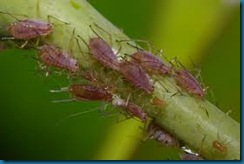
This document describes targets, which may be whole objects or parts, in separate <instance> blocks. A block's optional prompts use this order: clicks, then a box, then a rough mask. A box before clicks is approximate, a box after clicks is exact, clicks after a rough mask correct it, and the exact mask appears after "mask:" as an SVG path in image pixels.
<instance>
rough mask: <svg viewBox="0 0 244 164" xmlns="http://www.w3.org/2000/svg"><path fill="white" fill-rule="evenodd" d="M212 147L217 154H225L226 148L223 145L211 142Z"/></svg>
mask: <svg viewBox="0 0 244 164" xmlns="http://www.w3.org/2000/svg"><path fill="white" fill-rule="evenodd" d="M212 146H213V148H214V150H216V151H217V152H219V153H221V154H226V153H227V147H226V146H225V145H223V144H221V143H220V142H219V141H217V140H215V141H213V143H212Z"/></svg>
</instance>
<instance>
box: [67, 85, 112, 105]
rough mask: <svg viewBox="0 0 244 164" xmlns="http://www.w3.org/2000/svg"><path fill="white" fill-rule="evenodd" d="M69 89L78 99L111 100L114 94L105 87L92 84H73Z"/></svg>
mask: <svg viewBox="0 0 244 164" xmlns="http://www.w3.org/2000/svg"><path fill="white" fill-rule="evenodd" d="M69 91H70V93H71V94H72V95H73V96H74V97H75V98H76V99H78V100H91V101H107V102H111V101H112V98H113V95H112V94H111V93H110V92H109V90H108V89H107V88H105V87H104V88H101V87H95V86H92V85H83V84H72V85H71V86H70V87H69Z"/></svg>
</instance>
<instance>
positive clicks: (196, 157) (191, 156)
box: [180, 153, 203, 160]
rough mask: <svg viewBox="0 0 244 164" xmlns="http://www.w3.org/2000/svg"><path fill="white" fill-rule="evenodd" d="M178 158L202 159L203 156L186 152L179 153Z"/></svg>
mask: <svg viewBox="0 0 244 164" xmlns="http://www.w3.org/2000/svg"><path fill="white" fill-rule="evenodd" d="M180 158H181V160H203V158H202V157H200V156H199V155H197V154H188V153H184V154H181V155H180Z"/></svg>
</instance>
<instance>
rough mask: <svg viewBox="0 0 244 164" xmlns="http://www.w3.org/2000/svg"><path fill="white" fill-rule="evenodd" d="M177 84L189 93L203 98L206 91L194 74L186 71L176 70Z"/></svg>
mask: <svg viewBox="0 0 244 164" xmlns="http://www.w3.org/2000/svg"><path fill="white" fill-rule="evenodd" d="M173 77H174V79H175V80H176V82H177V84H178V85H180V86H181V87H182V88H184V89H185V90H186V91H187V92H188V93H190V94H193V95H195V96H197V97H200V98H202V97H203V96H204V91H203V89H202V87H201V85H200V84H199V83H198V81H197V80H196V79H195V78H194V77H193V76H192V74H191V73H190V72H189V71H187V70H185V69H178V70H175V75H173Z"/></svg>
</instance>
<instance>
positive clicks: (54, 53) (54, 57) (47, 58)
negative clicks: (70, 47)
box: [38, 45, 79, 72]
mask: <svg viewBox="0 0 244 164" xmlns="http://www.w3.org/2000/svg"><path fill="white" fill-rule="evenodd" d="M38 56H39V58H40V60H41V61H42V62H44V63H45V64H46V65H48V66H55V67H59V68H61V69H65V70H68V71H70V72H77V71H78V69H79V66H78V64H77V61H76V60H75V59H74V58H72V57H71V56H70V55H69V54H68V53H67V52H65V51H63V50H61V49H59V48H58V47H55V46H51V45H44V46H41V47H39V51H38Z"/></svg>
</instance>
